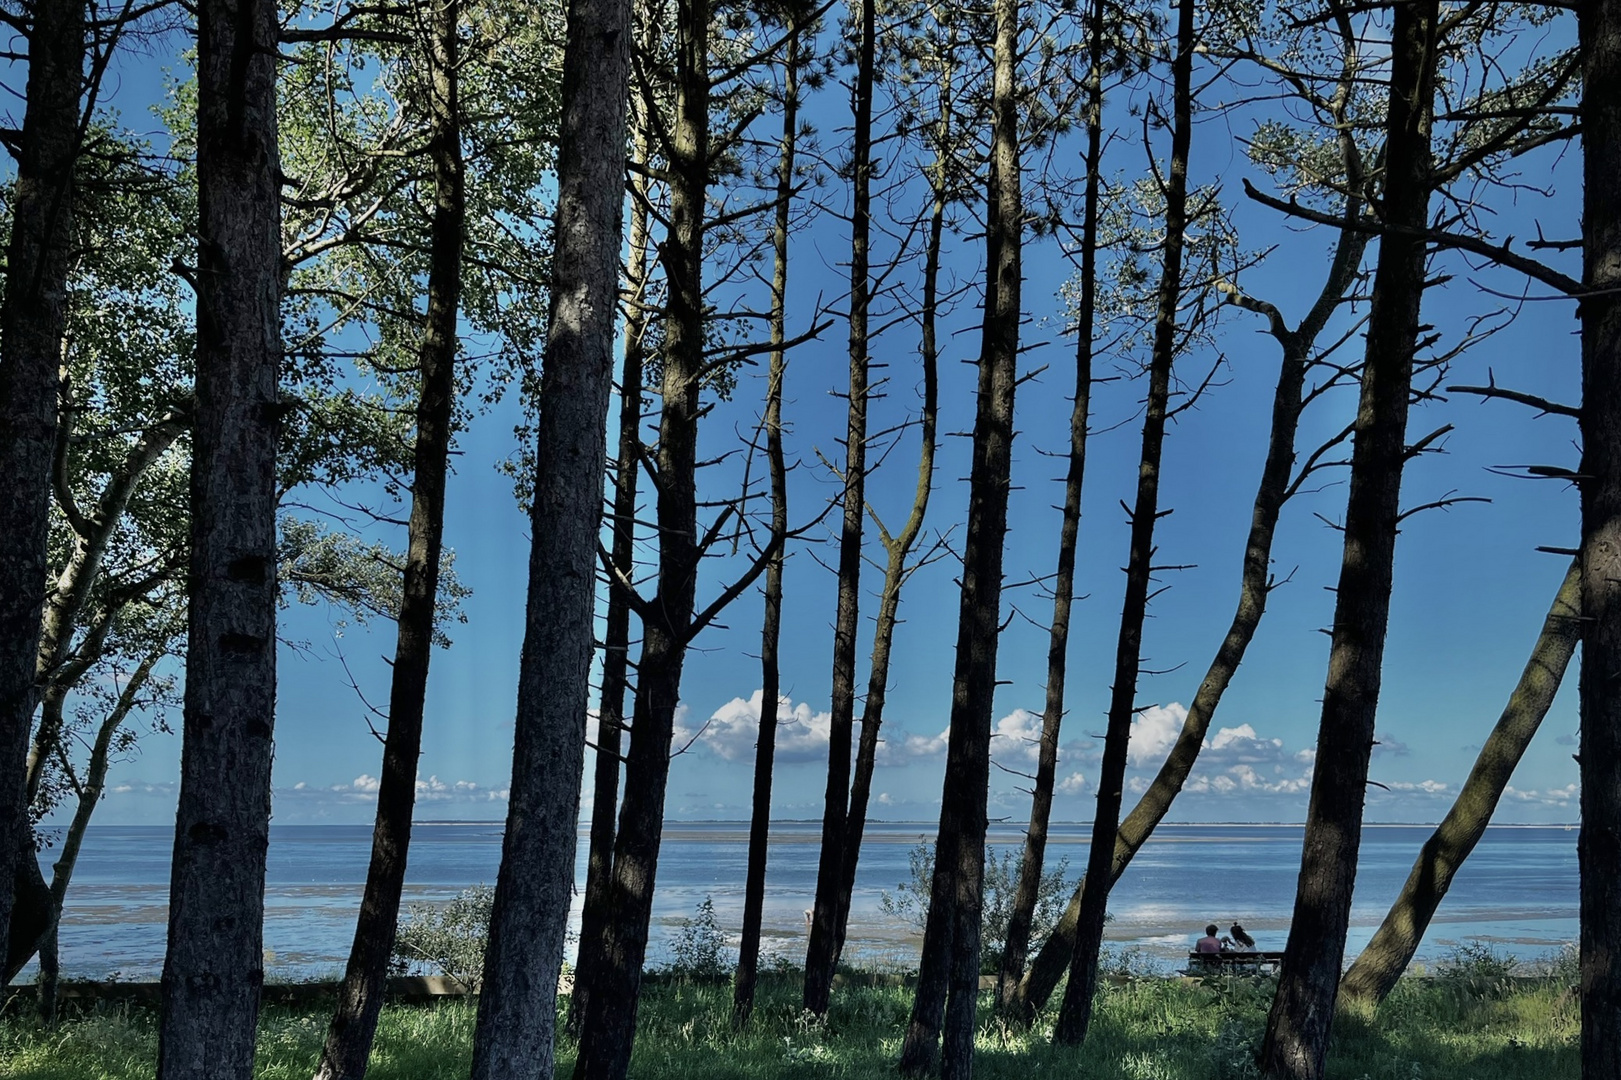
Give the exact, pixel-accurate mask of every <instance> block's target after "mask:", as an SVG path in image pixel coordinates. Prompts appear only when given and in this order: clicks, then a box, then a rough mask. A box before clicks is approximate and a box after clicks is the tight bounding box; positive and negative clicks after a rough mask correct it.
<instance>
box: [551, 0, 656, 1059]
mask: <svg viewBox="0 0 1621 1080" xmlns="http://www.w3.org/2000/svg"><path fill="white" fill-rule="evenodd" d="M660 33H661V30H660V27H659V25H658V20H657V19H655V18H651V17H650V18H649V19H648V21H647V39H648V40H647V41H646V42H644V45H645V46H646V49H647V51H649V52H651V51H652V48H653V44H654V43H655V42H656V41H657V38H658V35H659V34H660ZM648 107H650V106H645V105H644V106H643V108H648ZM648 123H649V121H648V120H647V119H646V117H645V116H639V117H638V118H637V120H636V124H635V135H634V140H635V145H634V148H633V150H632V153H633V154H634V156H635V160H636V161H637V162H639V163H640V164H642V165H644V166H645V165H647V163H648V159H649V147H648V140H649V135H648ZM631 183H632V184H633V185H634V186H635V187H636V188H637V189H639V197H633V198H632V199H631V203H630V264H629V265H630V270H629V273H628V274H627V278H628V280H627V282H626V284H627V285H628V286H629V291H630V293H631V304H630V306H629V308H628V309H627V314H626V316H625V360H624V365H623V367H622V368H621V374H620V378H619V450H618V456H617V458H616V459H615V461H614V507H613V551H612V554H611V556H610V557H611V558H612V560H613V566H614V573H615V574H616V575H618V576H622V577H623V578H624V579H625V580H627V581H628V580H630V579H631V578H632V577H633V576H634V574H635V569H636V490H637V480H638V478H639V476H640V471H641V467H642V464H641V461H642V459H641V455H642V432H641V427H642V378H643V377H642V368H643V365H644V363H645V361H646V338H647V326H648V314H647V309H646V308H645V307H644V306H643V305H645V304H646V302H647V280H648V277H649V273H648V251H649V248H650V246H651V243H652V238H651V233H650V229H649V222H650V218H649V215H648V212H647V199H648V197H649V195H650V194H651V191H650V189H651V185H650V184H649V183H648V181H647V178H646V176H644V175H641V174H639V173H638V174H633V175H632V177H631ZM630 607H631V605H630V596H629V595H628V594H627V592H626V590H624V589H623V588H621V587H620V586H619V584H618V582H617V581H614V580H611V581H609V583H608V611H607V616H606V618H605V620H604V624H603V641H602V696H601V698H600V699H599V700H600V702H601V704H600V706H599V707H598V709H597V745H596V747H595V760H596V766H595V775H594V776H593V778H592V799H591V839H590V849H589V854H588V856H587V860H586V871H585V903H584V905H583V907H582V908H581V911H580V946H579V953H578V955H577V956H576V957H575V962H574V990H573V992H572V993H571V994H570V995H569V1001H568V1030H569V1034H570V1035H572V1036H574V1037H575V1038H579V1035H580V1022H581V1020H582V1019H583V1018H584V1017H585V1004H586V1002H587V1001H588V1000H589V999H590V997H591V980H592V979H593V978H594V977H595V976H596V973H597V971H599V970H600V969H601V967H602V962H603V960H602V958H603V950H604V949H605V948H606V947H607V944H606V943H607V926H608V881H609V878H610V876H611V875H612V873H613V858H614V818H615V816H616V815H617V814H618V812H619V769H620V766H621V764H622V763H623V750H622V747H623V745H624V734H625V692H626V689H627V687H628V686H629V679H628V677H627V676H628V672H629V669H630V616H631V610H630Z"/></svg>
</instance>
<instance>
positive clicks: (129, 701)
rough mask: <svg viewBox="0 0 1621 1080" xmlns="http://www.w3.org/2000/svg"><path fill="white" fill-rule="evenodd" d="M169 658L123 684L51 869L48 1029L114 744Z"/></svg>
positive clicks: (42, 992)
mask: <svg viewBox="0 0 1621 1080" xmlns="http://www.w3.org/2000/svg"><path fill="white" fill-rule="evenodd" d="M167 655H168V652H167V650H160V651H158V652H153V653H149V654H148V655H147V656H146V657H145V658H144V659H143V660H142V661H141V662H140V664H139V665H137V666H136V668H135V670H134V671H133V672H132V673H131V674H130V677H129V680H128V681H127V682H125V683H124V689H123V690H121V691H120V692H119V695H118V702H117V704H115V705H114V706H113V708H112V711H111V712H109V713H108V714H107V715H106V717H104V718H103V719H102V721H101V726H100V727H99V728H98V729H97V730H96V740H95V742H94V743H92V744H91V746H90V764H89V767H88V768H87V769H86V770H85V779H84V785H83V787H82V788H80V790H79V792H78V795H79V801H78V804H77V805H76V806H75V807H74V810H73V820H72V821H70V822H69V823H68V828H67V832H66V834H64V836H63V837H62V850H61V851H60V852H59V853H58V854H57V857H56V862H55V864H54V865H53V866H52V867H51V885H50V890H51V891H50V901H51V909H52V916H53V917H52V928H51V930H50V932H49V933H48V934H46V935H45V938H44V940H43V941H41V942H40V946H39V1014H40V1019H41V1020H42V1021H44V1022H45V1023H47V1024H49V1023H52V1022H54V1021H55V1019H56V984H57V979H58V976H59V975H60V965H59V964H58V958H57V936H56V927H55V924H56V923H59V922H60V921H61V919H62V903H63V901H64V900H66V899H67V894H68V886H69V885H70V884H71V883H72V881H73V871H74V869H75V868H76V867H77V866H78V864H79V850H80V848H82V847H83V846H84V834H85V830H86V829H88V828H89V827H90V818H91V816H92V815H94V814H95V812H96V806H97V804H99V803H100V802H101V795H102V792H104V791H105V790H106V789H107V767H108V765H109V764H110V762H111V758H112V749H113V739H114V738H115V737H116V736H117V735H118V730H119V728H121V727H123V726H124V721H125V720H126V719H128V717H129V714H130V712H131V711H132V710H133V709H134V708H135V704H136V702H137V700H138V699H139V695H140V693H141V689H142V688H143V687H144V686H145V685H146V682H147V680H148V679H149V678H151V675H152V668H153V667H155V666H156V665H157V662H158V661H159V660H161V659H163V658H164V657H165V656H167Z"/></svg>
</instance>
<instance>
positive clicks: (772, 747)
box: [732, 15, 815, 1028]
mask: <svg viewBox="0 0 1621 1080" xmlns="http://www.w3.org/2000/svg"><path fill="white" fill-rule="evenodd" d="M789 20H790V21H789V25H788V42H787V47H786V55H785V56H784V58H783V99H782V149H781V151H780V153H779V156H778V158H777V207H776V221H775V227H774V229H773V230H772V236H771V242H772V246H773V249H774V258H773V262H772V271H771V331H770V332H771V344H772V345H773V346H774V348H773V349H772V350H771V368H770V372H769V374H768V375H767V379H768V380H769V381H768V384H767V389H766V406H765V436H766V462H767V467H768V469H769V471H770V474H771V531H772V533H773V535H775V536H777V537H782V536H785V535H786V534H787V532H788V466H787V462H786V460H785V459H784V457H783V451H782V380H783V375H784V372H785V371H786V368H787V354H786V352H785V351H784V349H783V342H784V341H786V340H787V311H788V226H789V224H790V217H791V215H790V211H791V210H792V208H793V207H792V199H793V196H794V149H795V137H796V136H797V134H798V130H799V127H798V125H799V63H800V60H799V23H798V21H797V18H796V16H794V15H790V16H789ZM782 566H783V551H782V547H781V543H780V540H779V544H778V547H777V550H776V553H775V554H773V555H772V556H771V561H770V563H769V565H767V567H766V572H765V615H764V618H763V620H762V625H761V628H760V688H761V689H760V735H759V738H758V740H757V741H756V743H755V748H754V799H753V804H752V807H751V809H750V818H749V862H748V871H747V876H746V878H745V880H744V883H743V933H742V938H741V939H740V941H739V943H738V948H737V976H736V978H735V980H734V981H733V984H732V1023H733V1025H734V1026H736V1027H739V1028H742V1027H745V1026H747V1024H748V1022H749V1017H750V1016H751V1015H753V1013H754V988H755V984H756V982H757V981H758V978H759V967H760V926H761V923H762V922H763V921H764V913H765V871H766V856H767V852H768V849H769V846H770V839H771V780H772V775H771V774H772V768H773V765H774V763H775V759H776V752H777V705H778V699H779V697H780V695H781V686H782V671H781V666H780V664H779V663H778V644H779V640H780V638H781V636H782ZM814 940H815V936H814V934H813V935H812V941H813V942H814ZM808 981H809V980H808V975H807V983H808Z"/></svg>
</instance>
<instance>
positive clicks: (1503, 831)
mask: <svg viewBox="0 0 1621 1080" xmlns="http://www.w3.org/2000/svg"><path fill="white" fill-rule="evenodd" d="M1089 832H1090V826H1087V825H1076V824H1068V825H1055V826H1053V828H1052V833H1051V839H1050V840H1049V846H1048V858H1049V859H1051V860H1054V861H1056V860H1058V859H1061V858H1066V857H1067V858H1068V860H1069V867H1070V870H1069V876H1070V877H1071V879H1073V878H1075V877H1077V876H1079V873H1080V870H1081V869H1082V868H1083V867H1084V865H1085V863H1086V837H1087V835H1088V833H1089ZM1430 832H1431V829H1430V827H1429V826H1377V827H1369V828H1368V829H1366V830H1365V831H1364V834H1363V842H1362V859H1361V866H1360V869H1359V876H1358V881H1357V890H1356V903H1355V906H1354V907H1353V909H1352V916H1351V921H1352V929H1351V938H1350V943H1349V944H1350V951H1351V952H1352V953H1355V952H1356V951H1357V950H1359V949H1361V948H1362V947H1363V946H1364V945H1365V944H1366V943H1367V941H1368V939H1369V938H1370V937H1371V936H1372V934H1373V931H1374V929H1375V927H1377V925H1378V923H1379V920H1380V919H1382V918H1383V917H1384V913H1385V910H1386V909H1387V907H1388V906H1389V904H1390V901H1391V900H1392V899H1393V898H1394V897H1395V895H1396V893H1397V891H1398V890H1399V889H1400V887H1401V884H1402V882H1403V880H1405V878H1406V876H1407V872H1408V870H1409V868H1410V867H1411V866H1412V861H1413V858H1414V856H1415V855H1416V854H1417V852H1418V849H1419V846H1420V845H1421V844H1422V843H1423V842H1424V840H1425V838H1427V837H1428V836H1429V834H1430ZM933 833H934V826H933V825H932V824H921V823H912V824H906V823H879V822H875V823H873V824H871V825H869V826H868V828H867V837H866V842H865V843H864V844H863V846H862V852H861V872H860V875H859V877H858V880H857V885H856V897H855V901H854V904H853V908H852V913H851V927H850V945H849V948H848V950H847V955H848V957H849V959H850V960H851V962H853V963H856V964H862V963H868V964H883V965H892V966H910V965H912V964H914V963H915V962H916V956H917V949H918V945H919V940H920V939H919V938H918V936H917V935H916V934H915V932H914V931H913V930H912V928H911V927H910V926H909V925H908V924H906V923H903V922H901V921H899V920H897V919H895V918H893V917H891V916H889V915H886V914H885V913H884V912H883V910H882V908H881V907H880V904H879V901H880V898H881V896H882V894H883V893H884V891H885V890H888V891H891V892H893V891H894V890H895V887H896V885H897V884H898V883H899V882H901V881H903V880H906V879H907V878H908V877H909V869H908V861H907V856H908V853H909V851H910V850H911V848H912V847H913V846H914V845H915V844H916V843H917V842H918V840H919V839H920V838H922V837H923V836H924V835H928V836H929V837H930V838H931V839H932V836H933ZM1301 835H1302V829H1301V828H1300V827H1299V826H1288V825H1167V826H1161V827H1160V828H1159V829H1158V830H1157V831H1156V832H1155V833H1154V836H1153V838H1152V839H1151V840H1150V841H1149V842H1148V844H1146V845H1145V846H1144V847H1143V849H1142V851H1141V852H1139V853H1138V855H1137V857H1136V858H1135V859H1134V860H1133V861H1132V864H1131V867H1130V869H1128V870H1127V871H1126V874H1125V876H1124V877H1122V878H1121V880H1120V884H1119V885H1117V886H1116V887H1115V890H1114V894H1113V897H1112V898H1111V901H1110V913H1111V914H1112V916H1113V920H1112V921H1111V922H1110V924H1109V927H1108V934H1107V936H1108V939H1109V941H1110V942H1111V943H1113V944H1116V945H1119V946H1125V947H1132V946H1135V947H1139V948H1141V949H1143V950H1144V951H1145V952H1147V953H1148V954H1149V955H1150V956H1153V957H1156V958H1159V959H1160V960H1163V961H1164V962H1165V963H1166V964H1167V966H1169V964H1170V963H1171V962H1172V961H1174V960H1176V959H1177V958H1179V957H1180V956H1181V955H1182V954H1184V953H1185V952H1186V950H1187V949H1188V948H1189V947H1190V946H1191V944H1192V942H1193V941H1194V939H1195V938H1197V937H1198V936H1199V935H1200V934H1201V933H1202V932H1203V928H1204V925H1205V923H1207V922H1218V923H1220V924H1221V925H1222V926H1223V927H1225V926H1227V925H1228V924H1229V923H1231V922H1233V921H1235V920H1236V921H1238V922H1242V923H1243V924H1244V926H1245V927H1246V928H1247V929H1248V930H1249V931H1250V932H1251V933H1252V934H1253V935H1254V936H1255V938H1256V940H1257V943H1258V944H1259V946H1260V947H1261V948H1263V949H1281V948H1283V945H1284V941H1285V938H1286V937H1287V934H1288V927H1289V917H1290V912H1291V909H1292V907H1293V903H1294V891H1295V879H1296V876H1297V874H1298V872H1299V865H1300V863H1299V860H1300V842H1301ZM173 836H174V834H173V831H172V830H171V829H169V828H166V827H158V826H154V827H137V826H98V827H92V828H91V830H90V832H89V834H88V835H87V836H86V838H85V844H84V849H83V853H82V855H81V857H80V860H79V867H78V872H77V873H76V874H75V876H74V880H73V885H72V888H71V889H70V890H69V892H68V900H67V908H66V911H65V912H64V914H63V918H62V930H61V943H62V966H63V969H64V971H65V972H66V973H67V974H69V975H70V976H75V977H85V978H101V977H105V976H107V975H109V974H110V973H113V972H117V973H118V974H119V976H120V977H122V978H130V979H147V978H156V977H157V976H158V974H159V972H160V971H161V968H162V965H163V941H164V933H165V930H166V920H167V899H168V886H169V853H170V848H171V845H172V844H173V842H174V840H173ZM820 838H821V826H820V823H812V822H805V823H796V822H785V823H782V824H779V825H776V826H774V828H773V832H772V837H771V863H770V869H769V871H768V877H767V892H766V910H765V936H766V943H765V948H766V951H767V952H768V953H770V952H772V951H778V952H781V953H783V954H784V955H786V956H789V957H791V958H793V959H794V960H796V961H798V960H802V959H803V952H804V946H805V942H804V937H805V916H804V912H805V909H806V908H808V907H810V906H811V904H812V902H813V900H814V896H815V889H816V859H817V844H818V843H819V841H820ZM1021 842H1022V834H1021V833H1020V832H1019V831H1017V830H1016V829H1013V828H1007V827H996V826H993V828H992V835H991V843H992V844H993V845H996V846H997V847H998V848H999V849H1000V848H1002V847H1007V848H1009V849H1010V850H1016V849H1017V845H1019V844H1020V843H1021ZM370 845H371V828H370V827H369V826H345V825H308V826H302V825H287V826H277V827H274V828H272V830H271V841H270V864H269V869H268V878H267V884H266V892H265V948H266V949H267V950H268V952H269V953H270V954H271V955H270V956H269V957H268V959H269V961H270V963H269V974H270V976H271V977H272V978H275V979H297V978H319V977H336V976H337V975H339V974H341V972H342V969H343V962H344V959H345V958H346V957H347V955H348V951H349V943H350V939H351V937H352V935H353V932H354V918H355V913H356V911H357V910H358V908H359V904H360V893H361V889H362V887H363V885H364V883H365V877H366V860H367V858H368V857H369V853H370ZM500 856H501V826H500V824H499V823H488V824H419V825H418V826H417V827H416V829H415V831H414V833H413V836H412V844H411V862H410V872H409V874H408V875H407V885H406V900H407V902H408V903H410V902H426V903H432V902H436V901H443V900H445V899H448V898H449V897H451V896H452V895H454V894H455V893H456V892H457V891H459V890H461V889H463V888H466V887H467V886H469V885H474V884H478V883H480V882H486V883H491V884H493V883H494V881H495V874H496V867H497V864H498V863H499V861H500ZM747 856H748V830H747V825H746V824H744V823H740V822H703V823H674V824H671V825H670V826H668V827H667V828H666V830H665V835H664V847H663V852H662V854H661V856H660V859H659V877H658V889H657V893H656V895H655V899H654V912H653V914H654V926H653V939H652V943H651V945H650V949H649V956H650V959H654V960H656V959H657V958H658V957H659V956H660V955H661V953H662V951H663V949H664V948H665V947H666V946H667V944H668V942H669V940H670V937H671V935H672V934H673V933H674V932H676V931H677V930H678V929H679V927H680V925H681V922H682V920H684V919H686V918H687V917H689V916H690V915H691V914H692V911H693V909H694V908H695V907H696V906H697V905H698V904H699V903H700V902H702V900H703V899H704V897H705V896H710V897H713V899H714V904H715V911H716V914H717V915H718V916H719V918H720V920H721V922H722V924H723V925H725V926H727V927H728V928H729V929H731V930H732V932H733V933H735V932H736V927H737V926H738V924H740V923H741V921H742V904H743V874H744V868H745V865H746V862H747ZM51 858H52V852H51V851H49V850H47V851H46V852H44V853H43V855H42V857H41V862H42V863H44V864H46V866H47V873H48V872H49V871H48V865H49V862H50V860H51ZM576 875H577V878H578V880H579V882H580V883H581V885H582V887H583V883H584V880H585V843H584V838H583V836H582V840H581V844H580V852H579V861H578V863H577V865H576ZM1576 888H1577V869H1576V831H1575V830H1574V829H1570V828H1566V827H1564V826H1552V827H1541V828H1531V827H1501V828H1493V829H1490V830H1488V831H1487V834H1486V837H1485V839H1483V840H1482V841H1481V843H1480V845H1479V846H1478V847H1477V848H1476V849H1475V852H1474V854H1473V855H1472V856H1470V858H1469V861H1468V862H1467V863H1466V864H1465V865H1464V867H1463V869H1462V871H1461V872H1460V873H1459V874H1458V877H1457V879H1456V881H1455V883H1454V885H1453V887H1452V890H1451V892H1450V893H1449V894H1448V896H1447V899H1446V902H1445V903H1444V904H1443V905H1442V907H1441V910H1440V912H1439V913H1438V914H1437V916H1436V919H1435V921H1434V922H1433V923H1432V924H1431V927H1430V933H1429V937H1428V938H1427V940H1426V941H1425V942H1424V946H1423V948H1422V949H1421V950H1420V953H1419V957H1418V958H1419V960H1421V961H1423V960H1433V959H1435V958H1436V957H1438V956H1443V955H1445V954H1446V952H1447V951H1448V950H1449V949H1450V947H1451V946H1453V945H1455V944H1457V943H1458V942H1460V941H1465V940H1471V939H1480V940H1483V941H1488V942H1491V943H1493V944H1494V945H1495V946H1496V947H1498V948H1499V949H1501V950H1503V951H1506V952H1512V953H1515V954H1517V955H1519V956H1522V957H1527V958H1529V957H1534V956H1538V955H1541V954H1543V953H1546V952H1548V951H1549V950H1551V949H1554V948H1556V947H1557V946H1559V945H1560V944H1562V943H1564V942H1567V941H1573V940H1575V937H1576V930H1577V920H1576V905H1577V892H1576ZM571 917H572V918H573V920H574V923H575V925H576V926H578V919H579V897H578V895H576V899H575V904H574V910H573V912H572V913H571Z"/></svg>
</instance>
